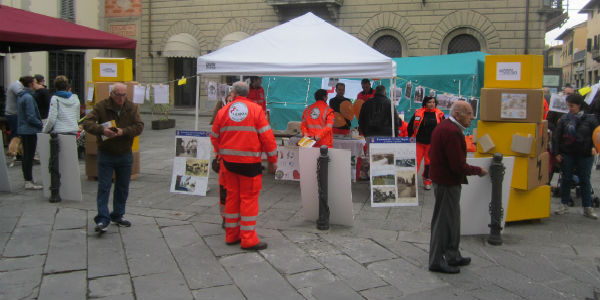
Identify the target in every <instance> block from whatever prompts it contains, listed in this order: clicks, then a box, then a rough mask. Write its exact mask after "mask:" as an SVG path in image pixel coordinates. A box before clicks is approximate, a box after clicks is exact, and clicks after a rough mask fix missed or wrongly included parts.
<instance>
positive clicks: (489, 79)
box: [483, 55, 544, 89]
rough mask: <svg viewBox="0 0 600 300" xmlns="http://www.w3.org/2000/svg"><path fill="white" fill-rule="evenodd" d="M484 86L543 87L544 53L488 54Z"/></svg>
mask: <svg viewBox="0 0 600 300" xmlns="http://www.w3.org/2000/svg"><path fill="white" fill-rule="evenodd" d="M483 79H484V81H483V86H484V87H486V88H512V89H541V88H542V84H543V80H544V57H543V56H542V55H487V56H486V57H485V71H484V78H483Z"/></svg>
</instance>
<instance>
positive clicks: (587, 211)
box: [583, 207, 598, 220]
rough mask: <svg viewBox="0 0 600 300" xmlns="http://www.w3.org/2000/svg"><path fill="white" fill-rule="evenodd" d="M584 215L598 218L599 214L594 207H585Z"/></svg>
mask: <svg viewBox="0 0 600 300" xmlns="http://www.w3.org/2000/svg"><path fill="white" fill-rule="evenodd" d="M583 216H584V217H586V218H590V219H594V220H598V215H596V213H595V212H594V209H593V208H592V207H584V208H583Z"/></svg>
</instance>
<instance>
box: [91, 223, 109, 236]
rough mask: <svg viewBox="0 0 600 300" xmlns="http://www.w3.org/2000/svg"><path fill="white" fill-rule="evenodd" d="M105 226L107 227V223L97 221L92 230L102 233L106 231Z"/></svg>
mask: <svg viewBox="0 0 600 300" xmlns="http://www.w3.org/2000/svg"><path fill="white" fill-rule="evenodd" d="M107 228H108V224H104V223H103V222H98V224H96V228H94V230H95V231H96V232H100V233H104V232H106V230H107Z"/></svg>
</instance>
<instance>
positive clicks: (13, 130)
mask: <svg viewBox="0 0 600 300" xmlns="http://www.w3.org/2000/svg"><path fill="white" fill-rule="evenodd" d="M6 121H7V122H8V127H10V135H9V136H8V141H9V142H10V140H12V138H14V137H15V136H18V134H17V127H18V126H19V119H18V118H17V115H6Z"/></svg>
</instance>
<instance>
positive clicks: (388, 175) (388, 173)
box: [369, 137, 419, 207]
mask: <svg viewBox="0 0 600 300" xmlns="http://www.w3.org/2000/svg"><path fill="white" fill-rule="evenodd" d="M416 149H417V148H416V143H415V142H414V139H411V138H398V137H374V138H369V157H370V161H371V166H370V172H371V176H370V177H371V206H372V207H382V206H417V205H419V198H418V193H417V191H418V188H417V167H416V166H417V164H416V161H417V160H416V156H417V150H416Z"/></svg>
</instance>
